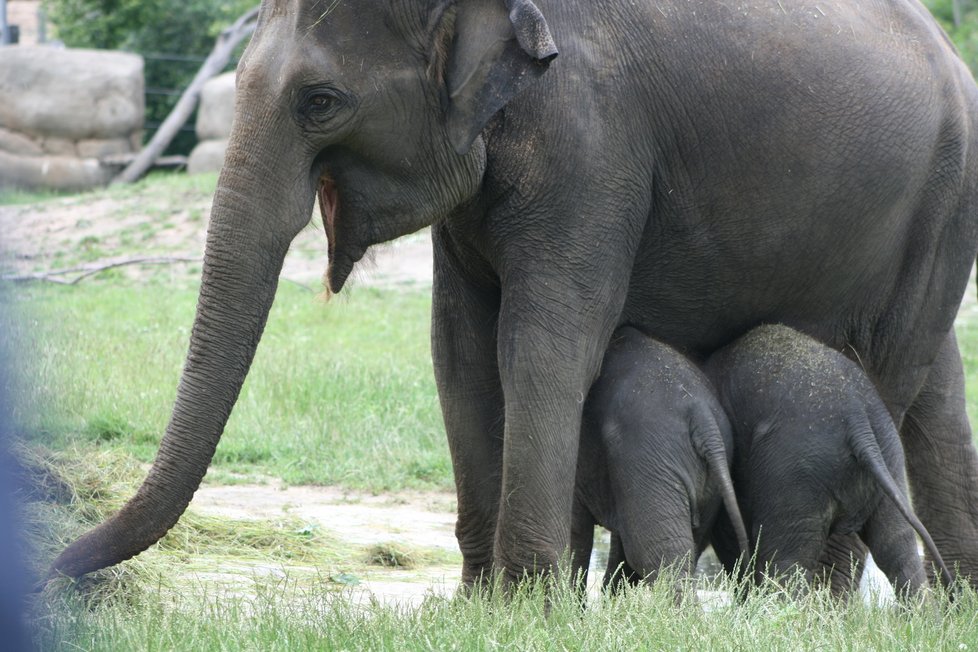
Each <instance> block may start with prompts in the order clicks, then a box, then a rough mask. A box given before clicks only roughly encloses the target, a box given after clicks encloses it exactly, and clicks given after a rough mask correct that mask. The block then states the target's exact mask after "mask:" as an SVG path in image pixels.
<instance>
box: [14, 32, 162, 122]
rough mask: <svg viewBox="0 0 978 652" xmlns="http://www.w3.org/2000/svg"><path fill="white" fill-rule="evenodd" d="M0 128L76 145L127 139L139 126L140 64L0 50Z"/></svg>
mask: <svg viewBox="0 0 978 652" xmlns="http://www.w3.org/2000/svg"><path fill="white" fill-rule="evenodd" d="M0 97H2V98H3V101H2V102H0V127H4V128H6V129H8V130H12V131H17V132H20V133H22V134H25V135H28V136H43V137H48V138H50V137H54V138H62V139H65V140H71V141H77V140H85V139H100V140H101V139H114V138H129V137H130V136H131V134H132V133H133V132H134V131H138V130H140V129H142V125H143V59H142V57H140V56H138V55H135V54H128V53H123V52H114V51H112V52H110V51H101V50H78V49H67V50H63V49H56V48H50V47H23V46H18V47H7V48H0Z"/></svg>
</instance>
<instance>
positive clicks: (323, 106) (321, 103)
mask: <svg viewBox="0 0 978 652" xmlns="http://www.w3.org/2000/svg"><path fill="white" fill-rule="evenodd" d="M346 98H347V96H346V95H345V94H344V93H343V92H342V91H340V90H338V89H336V88H333V87H332V86H312V87H309V88H307V89H305V90H304V91H302V93H301V94H300V95H299V103H298V105H297V109H298V113H299V115H300V116H301V117H302V118H305V119H307V120H312V121H318V120H324V119H326V118H329V117H330V116H332V114H333V113H334V112H335V111H336V110H337V109H338V108H340V107H341V106H342V105H343V104H345V103H346Z"/></svg>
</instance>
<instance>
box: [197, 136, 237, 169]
mask: <svg viewBox="0 0 978 652" xmlns="http://www.w3.org/2000/svg"><path fill="white" fill-rule="evenodd" d="M227 146H228V141H227V139H226V138H224V139H221V140H205V141H201V142H199V143H197V146H196V147H194V150H193V151H192V152H190V158H188V159H187V174H199V173H201V172H215V171H218V170H220V169H221V168H222V167H223V166H224V151H225V150H226V149H227Z"/></svg>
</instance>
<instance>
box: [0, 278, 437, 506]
mask: <svg viewBox="0 0 978 652" xmlns="http://www.w3.org/2000/svg"><path fill="white" fill-rule="evenodd" d="M195 303H196V290H195V289H194V288H192V287H191V288H187V289H172V288H167V287H163V286H156V285H133V284H128V285H127V284H105V283H91V284H84V285H79V286H75V287H59V286H42V285H37V286H32V287H29V288H27V289H25V290H23V291H22V292H20V293H19V301H18V302H17V304H16V307H17V308H18V310H17V316H18V318H16V319H9V318H8V323H7V324H2V326H3V332H5V333H8V334H9V335H8V336H9V337H10V338H11V339H12V340H13V341H14V342H15V346H14V348H15V349H16V350H17V351H18V354H19V356H21V358H22V359H23V360H29V361H30V364H25V365H22V368H23V369H24V370H25V373H24V374H23V376H22V378H21V381H22V387H23V389H22V391H21V397H22V400H20V401H19V403H18V408H17V411H16V414H15V417H16V419H15V421H16V425H17V427H18V429H19V431H20V432H21V433H23V435H24V436H25V437H26V438H27V440H28V441H31V442H37V443H42V444H44V445H48V446H53V447H56V448H65V447H69V446H80V447H82V449H83V450H84V449H85V448H86V447H87V448H95V449H118V450H124V451H128V452H131V453H132V454H133V455H135V456H136V458H137V459H139V460H141V461H144V462H148V461H151V460H152V458H153V456H154V455H155V453H156V449H157V446H158V444H159V439H160V436H161V434H162V432H163V430H164V428H165V426H166V422H167V419H168V418H169V414H170V409H171V407H172V403H173V399H174V396H175V392H176V386H177V381H178V378H179V375H180V370H181V367H182V364H183V359H184V355H185V353H186V347H187V342H188V338H189V332H190V327H191V324H192V320H193V313H194V307H195ZM429 311H430V296H429V295H428V294H427V293H421V292H393V291H380V290H372V289H360V290H358V291H355V292H354V293H352V295H351V296H350V297H349V298H345V297H338V298H337V299H335V300H333V301H331V302H329V303H328V304H327V303H324V302H323V301H322V300H320V299H317V298H316V297H315V295H314V294H312V293H310V292H308V291H305V290H303V289H301V288H299V287H297V286H294V285H292V284H288V283H286V284H283V285H282V286H281V288H280V290H279V293H278V297H277V299H276V303H275V306H274V308H273V310H272V314H271V316H270V317H269V321H268V327H267V329H266V332H265V336H264V338H263V340H262V343H261V345H260V347H259V351H258V354H257V356H256V360H255V363H254V366H253V368H252V371H251V373H250V374H249V376H248V380H247V381H246V383H245V386H244V389H243V391H242V393H241V397H240V399H239V400H238V403H237V405H236V407H235V409H234V412H233V414H232V416H231V419H230V421H229V423H228V427H227V429H226V431H225V435H224V437H223V439H222V440H221V443H220V445H219V447H218V449H217V453H216V455H215V459H214V466H215V469H217V470H218V471H219V472H220V471H231V472H236V473H244V474H252V475H254V474H257V473H265V474H271V475H274V476H277V477H279V478H281V479H282V480H284V481H286V482H288V483H315V484H341V485H344V486H347V487H352V488H362V489H368V490H372V491H383V490H391V489H402V488H408V487H411V488H450V486H451V468H450V462H449V459H448V452H447V446H446V443H445V435H444V428H443V425H442V422H441V414H440V411H439V408H438V403H437V397H436V394H435V387H434V379H433V374H432V369H431V358H430V350H429V342H428V328H429V317H428V315H429Z"/></svg>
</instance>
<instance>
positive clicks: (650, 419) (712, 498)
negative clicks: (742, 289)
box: [571, 327, 747, 586]
mask: <svg viewBox="0 0 978 652" xmlns="http://www.w3.org/2000/svg"><path fill="white" fill-rule="evenodd" d="M731 445H732V434H731V430H730V423H729V422H728V421H727V416H726V414H725V413H724V411H723V408H722V407H720V403H719V401H717V399H716V397H715V396H714V395H713V389H712V387H711V386H710V383H709V381H708V380H707V379H706V377H705V376H703V374H702V373H701V372H700V371H699V369H697V368H696V366H695V365H693V364H692V363H691V362H690V361H689V360H687V359H686V358H685V357H683V356H682V355H680V354H679V353H678V352H676V351H675V350H673V349H672V348H670V347H668V346H666V345H664V344H662V343H660V342H656V341H655V340H653V339H650V338H648V337H646V336H645V335H643V334H642V333H641V332H639V331H637V330H635V329H634V328H628V327H625V328H621V329H618V330H617V331H615V334H614V335H613V336H612V338H611V343H610V344H609V345H608V351H607V353H605V356H604V362H603V364H602V366H601V374H600V375H599V376H598V379H597V380H595V381H594V385H592V386H591V393H590V394H589V395H588V398H587V402H586V403H585V405H584V415H583V419H582V424H581V443H580V448H579V450H578V458H577V483H576V485H575V489H574V506H573V519H572V525H571V550H572V557H571V559H572V568H573V570H574V571H575V573H577V574H578V577H579V578H581V580H582V585H586V582H587V570H588V563H589V561H590V558H591V549H592V545H593V540H594V526H595V524H598V525H601V526H602V527H604V528H606V529H608V530H610V531H611V534H612V539H611V552H610V554H609V556H608V569H607V572H606V573H605V577H604V584H605V586H608V584H609V583H610V582H611V580H612V577H613V576H615V574H616V573H620V575H618V577H624V578H625V579H626V580H628V581H629V582H632V583H635V582H637V581H639V580H645V581H648V582H652V581H654V580H655V579H656V577H657V575H658V572H659V570H660V569H661V568H663V567H665V566H671V567H672V568H673V569H674V570H676V571H678V572H679V578H680V579H681V578H682V577H684V576H687V575H689V573H690V572H691V571H692V569H693V567H694V566H695V565H696V560H697V559H698V558H699V556H700V553H702V552H703V549H704V548H705V547H706V546H707V545H708V544H709V543H710V536H711V535H712V531H713V523H714V520H715V519H716V516H717V512H718V510H719V509H720V505H721V504H723V505H724V506H725V507H726V509H727V513H730V514H733V515H734V517H733V520H734V522H735V523H736V524H737V526H739V530H738V532H739V535H740V545H742V546H743V548H741V549H742V550H744V551H747V534H746V531H745V529H744V525H743V521H742V520H741V519H740V512H739V511H738V506H737V498H736V496H735V495H734V488H733V484H732V483H731V480H730V470H729V467H730V464H731V462H732V461H733V451H732V449H731ZM735 545H736V544H735ZM617 585H618V584H617V583H615V584H614V585H613V586H617Z"/></svg>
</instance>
